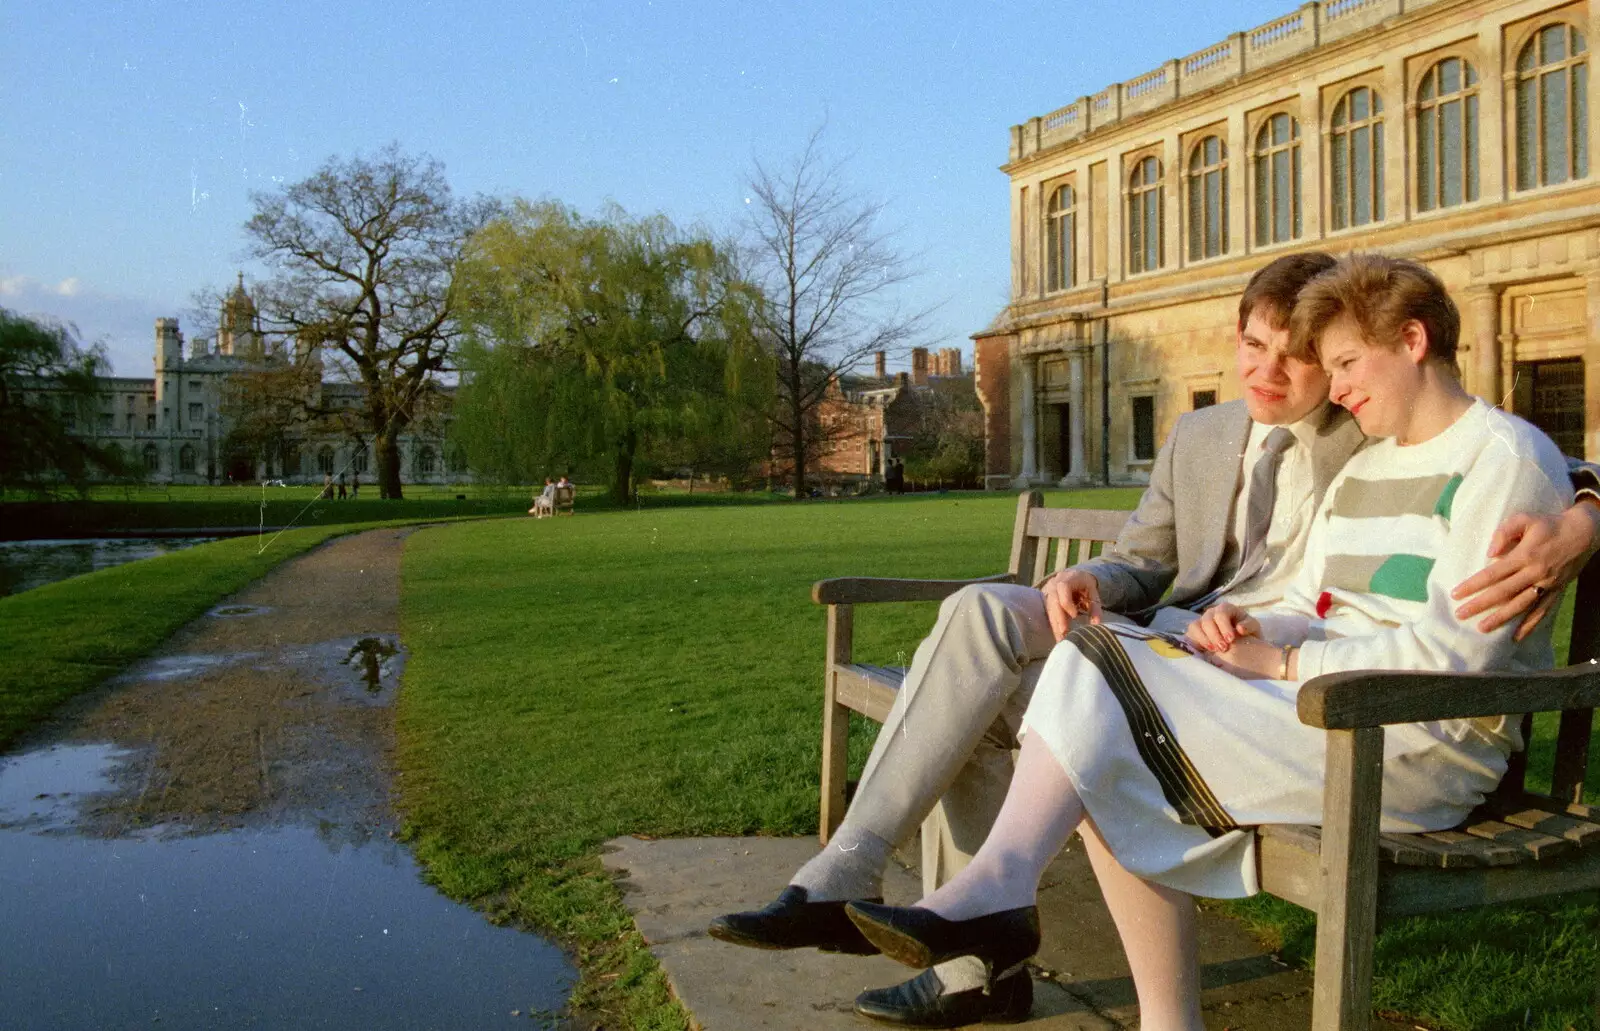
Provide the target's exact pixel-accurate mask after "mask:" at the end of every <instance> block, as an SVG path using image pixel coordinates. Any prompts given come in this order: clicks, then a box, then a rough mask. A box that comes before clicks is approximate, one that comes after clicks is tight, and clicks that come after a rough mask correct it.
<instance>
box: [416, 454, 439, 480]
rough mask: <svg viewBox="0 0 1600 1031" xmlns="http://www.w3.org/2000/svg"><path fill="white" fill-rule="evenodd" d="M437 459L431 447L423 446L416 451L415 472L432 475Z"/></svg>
mask: <svg viewBox="0 0 1600 1031" xmlns="http://www.w3.org/2000/svg"><path fill="white" fill-rule="evenodd" d="M437 461H438V459H437V458H435V457H434V453H433V448H431V447H425V448H423V449H421V450H420V451H418V452H417V472H419V473H421V474H422V475H423V476H432V475H433V471H434V465H435V464H436V463H437Z"/></svg>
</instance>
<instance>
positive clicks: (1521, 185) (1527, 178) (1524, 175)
mask: <svg viewBox="0 0 1600 1031" xmlns="http://www.w3.org/2000/svg"><path fill="white" fill-rule="evenodd" d="M1538 130H1539V108H1538V100H1537V97H1536V95H1535V93H1534V81H1533V80H1532V79H1524V80H1523V81H1522V82H1519V83H1517V189H1519V190H1531V189H1532V188H1533V187H1535V186H1537V185H1539V171H1538V169H1539V139H1538Z"/></svg>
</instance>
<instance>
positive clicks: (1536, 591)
mask: <svg viewBox="0 0 1600 1031" xmlns="http://www.w3.org/2000/svg"><path fill="white" fill-rule="evenodd" d="M1549 593H1550V592H1549V591H1548V590H1547V589H1545V588H1543V587H1540V586H1539V585H1538V584H1534V585H1533V600H1534V601H1543V600H1544V596H1545V595H1547V594H1549Z"/></svg>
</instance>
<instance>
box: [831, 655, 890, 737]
mask: <svg viewBox="0 0 1600 1031" xmlns="http://www.w3.org/2000/svg"><path fill="white" fill-rule="evenodd" d="M833 673H834V676H835V677H837V678H838V680H837V687H836V689H835V696H834V700H835V701H837V702H838V703H839V704H840V705H842V706H844V707H845V708H847V709H850V710H852V711H854V712H859V713H861V714H862V715H863V716H865V717H867V718H868V719H872V720H877V721H878V722H879V723H882V722H883V721H884V720H885V719H887V718H888V716H889V709H890V708H891V707H893V705H894V698H895V692H896V691H898V690H899V689H900V684H901V682H902V681H904V680H905V675H906V672H905V670H904V669H901V668H899V667H896V666H869V665H865V664H862V663H850V664H848V665H846V664H840V665H836V666H834V667H833Z"/></svg>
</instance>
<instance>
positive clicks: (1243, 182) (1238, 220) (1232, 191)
mask: <svg viewBox="0 0 1600 1031" xmlns="http://www.w3.org/2000/svg"><path fill="white" fill-rule="evenodd" d="M1234 47H1235V52H1236V53H1238V54H1240V60H1241V61H1242V60H1243V51H1244V41H1243V40H1242V39H1240V40H1237V41H1235V43H1234ZM1251 168H1252V165H1251V161H1250V146H1249V142H1248V139H1247V137H1246V135H1245V124H1244V108H1242V107H1235V108H1232V109H1231V110H1229V112H1228V195H1227V196H1226V197H1225V198H1223V203H1224V204H1226V205H1227V206H1228V239H1227V246H1226V247H1225V248H1224V250H1225V251H1226V252H1227V253H1228V254H1244V253H1246V252H1247V251H1249V250H1250V233H1249V229H1250V219H1249V198H1250V196H1251V193H1250V171H1251Z"/></svg>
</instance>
